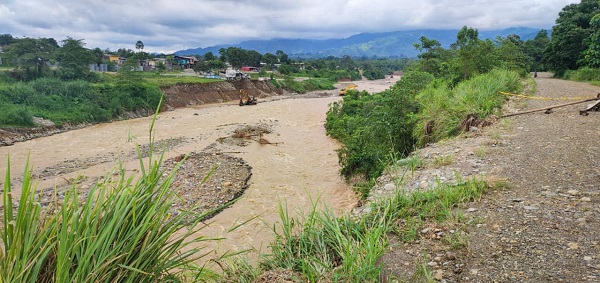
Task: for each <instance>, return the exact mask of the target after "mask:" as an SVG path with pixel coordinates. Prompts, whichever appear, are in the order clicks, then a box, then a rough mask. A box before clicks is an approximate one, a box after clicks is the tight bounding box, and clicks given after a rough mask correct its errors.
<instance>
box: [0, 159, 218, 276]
mask: <svg viewBox="0 0 600 283" xmlns="http://www.w3.org/2000/svg"><path fill="white" fill-rule="evenodd" d="M161 161H162V157H160V158H159V159H157V160H153V159H152V158H151V159H150V161H149V162H148V166H147V167H145V166H144V164H143V163H141V165H142V170H141V176H139V179H138V180H137V181H134V179H135V178H136V176H134V175H131V176H126V175H125V173H124V172H125V170H124V168H121V170H119V171H118V172H117V173H118V174H117V175H116V176H117V177H116V178H110V176H111V175H108V176H109V177H107V178H105V179H104V180H103V181H100V182H98V183H97V184H95V185H94V186H93V187H92V188H91V191H90V192H89V195H87V198H86V199H85V200H83V201H80V199H81V198H82V197H84V195H82V193H80V192H79V191H78V190H77V189H76V188H75V187H73V188H72V189H70V190H69V191H68V192H66V193H65V195H64V199H63V200H60V201H55V203H53V204H50V205H49V206H47V207H42V205H41V204H40V203H39V200H38V198H37V196H36V190H35V187H34V185H33V184H32V182H33V180H32V171H31V168H30V167H28V166H27V168H26V171H25V172H24V175H23V185H22V189H21V199H20V200H19V202H18V205H17V207H18V208H17V209H16V210H15V209H14V208H13V200H12V192H11V178H10V168H8V170H7V174H6V179H5V182H4V193H3V203H4V207H3V209H2V212H3V214H2V221H1V222H0V223H1V225H2V227H1V230H0V237H1V238H0V244H1V247H0V279H1V280H0V281H1V282H182V281H188V280H191V279H201V278H202V277H204V278H206V276H212V275H211V273H210V272H208V271H207V270H205V269H203V268H202V267H198V266H196V265H195V264H194V262H195V261H196V260H197V259H199V258H201V257H203V255H202V253H201V249H202V248H199V247H198V243H199V242H202V241H206V240H208V239H206V238H203V237H201V236H197V234H196V233H197V232H198V231H199V230H201V227H200V225H198V223H197V222H192V223H190V222H189V220H186V219H190V218H192V217H190V216H192V215H190V213H191V212H181V213H180V214H177V215H173V214H172V211H171V204H172V201H173V199H174V197H175V195H174V192H175V190H172V189H171V185H172V178H173V176H174V173H175V170H176V169H175V170H173V171H172V172H165V171H164V170H162V169H160V163H161ZM53 210H54V211H53ZM193 218H194V219H201V217H193Z"/></svg>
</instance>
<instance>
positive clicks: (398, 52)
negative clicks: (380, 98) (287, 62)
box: [175, 27, 540, 58]
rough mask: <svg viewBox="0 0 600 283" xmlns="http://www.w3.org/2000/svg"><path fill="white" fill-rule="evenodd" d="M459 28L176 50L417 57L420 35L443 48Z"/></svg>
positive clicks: (525, 33)
mask: <svg viewBox="0 0 600 283" xmlns="http://www.w3.org/2000/svg"><path fill="white" fill-rule="evenodd" d="M539 31H540V30H539V29H534V28H526V27H518V28H508V29H502V30H489V31H479V38H481V39H488V38H490V39H494V38H496V37H498V36H500V37H506V36H508V35H511V34H517V35H519V36H520V37H521V39H522V40H524V41H525V40H528V39H533V38H534V37H535V35H536V34H537V33H538V32H539ZM457 33H458V30H413V31H394V32H384V33H360V34H356V35H353V36H350V37H348V38H342V39H325V40H316V39H283V38H275V39H269V40H249V41H244V42H242V43H239V44H232V45H217V46H211V47H206V48H192V49H186V50H180V51H177V52H175V54H177V55H204V54H205V53H207V52H209V51H210V52H212V53H213V54H215V55H218V54H219V49H221V48H228V47H240V48H243V49H246V50H256V51H257V52H259V53H261V54H264V53H267V52H269V53H273V54H275V51H277V50H282V51H283V52H285V53H286V54H288V55H289V56H290V57H294V58H319V57H327V56H335V57H342V56H344V55H348V56H351V57H375V56H376V57H408V58H412V57H416V56H417V55H418V54H419V52H418V51H417V50H415V48H414V47H413V44H414V43H416V42H419V39H420V38H421V36H425V37H427V38H430V39H436V40H438V41H439V42H440V43H441V44H442V45H443V46H444V47H446V48H447V47H449V46H450V44H452V43H454V42H456V34H457Z"/></svg>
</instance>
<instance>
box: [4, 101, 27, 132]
mask: <svg viewBox="0 0 600 283" xmlns="http://www.w3.org/2000/svg"><path fill="white" fill-rule="evenodd" d="M0 125H5V126H10V127H33V126H35V123H34V122H33V115H31V112H30V111H29V110H28V109H27V108H25V107H24V106H19V105H7V106H4V107H1V108H0Z"/></svg>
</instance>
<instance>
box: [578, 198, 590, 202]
mask: <svg viewBox="0 0 600 283" xmlns="http://www.w3.org/2000/svg"><path fill="white" fill-rule="evenodd" d="M579 201H582V202H590V201H592V199H591V198H589V197H582V198H581V199H579Z"/></svg>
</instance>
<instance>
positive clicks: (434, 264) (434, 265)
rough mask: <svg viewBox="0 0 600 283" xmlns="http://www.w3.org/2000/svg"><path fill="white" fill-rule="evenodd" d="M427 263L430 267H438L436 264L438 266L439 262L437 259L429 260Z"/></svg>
mask: <svg viewBox="0 0 600 283" xmlns="http://www.w3.org/2000/svg"><path fill="white" fill-rule="evenodd" d="M427 265H428V266H429V267H436V266H438V263H437V262H435V261H430V262H428V263H427Z"/></svg>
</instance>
